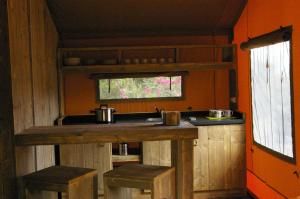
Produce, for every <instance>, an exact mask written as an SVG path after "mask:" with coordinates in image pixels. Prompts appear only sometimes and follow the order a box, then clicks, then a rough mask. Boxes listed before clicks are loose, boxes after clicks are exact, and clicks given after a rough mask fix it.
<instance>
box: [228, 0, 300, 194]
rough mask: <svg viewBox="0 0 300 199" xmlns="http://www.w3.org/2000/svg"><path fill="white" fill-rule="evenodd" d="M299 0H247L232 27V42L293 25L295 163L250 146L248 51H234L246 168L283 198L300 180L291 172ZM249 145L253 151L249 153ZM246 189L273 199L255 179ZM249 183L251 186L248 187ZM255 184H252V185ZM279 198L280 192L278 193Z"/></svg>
mask: <svg viewBox="0 0 300 199" xmlns="http://www.w3.org/2000/svg"><path fill="white" fill-rule="evenodd" d="M299 8H300V1H298V0H250V1H248V4H247V6H246V8H245V9H244V11H243V13H242V16H241V17H240V19H239V20H238V23H237V24H236V26H235V28H234V34H235V40H234V42H235V43H236V44H238V45H239V44H240V43H241V42H243V41H246V40H247V39H248V37H250V38H253V37H256V36H259V35H261V34H264V33H268V32H271V31H273V30H275V29H278V28H279V27H280V26H288V25H293V28H294V32H293V75H294V82H293V84H294V103H295V104H294V119H295V134H296V135H295V136H296V137H295V139H296V150H297V151H296V156H297V157H296V158H297V164H296V165H294V164H290V163H287V162H285V161H283V160H280V159H278V158H276V157H274V156H272V155H270V154H269V153H267V152H265V151H263V150H261V149H259V148H257V147H255V146H254V145H252V137H251V110H250V107H251V104H250V80H249V78H250V76H249V52H244V51H241V50H240V49H239V50H238V91H239V98H238V101H239V104H238V107H239V110H240V111H243V112H245V113H246V115H247V116H248V117H247V120H246V129H247V140H246V142H247V149H246V151H247V168H248V169H249V170H251V171H252V172H253V174H254V175H256V176H257V177H258V178H259V179H261V180H258V181H260V183H264V184H265V185H267V186H269V187H272V188H273V189H275V190H277V191H278V192H280V193H281V194H282V195H284V196H286V197H295V196H298V195H300V179H299V178H297V176H296V175H295V174H293V172H294V171H298V172H300V163H299V158H300V135H299V133H298V131H299V130H300V118H299V114H300V67H299V66H300V57H299V53H300V20H299V19H300V12H299ZM251 148H252V149H253V152H251ZM247 181H248V183H247V184H248V188H249V189H250V190H251V191H252V192H253V193H254V194H257V196H259V197H260V198H262V199H273V198H276V197H277V196H276V197H274V196H271V195H268V194H267V193H268V189H267V188H266V189H265V193H262V192H263V191H264V189H260V188H261V187H262V186H260V185H259V183H257V182H258V181H257V180H254V178H251V177H249V176H248V179H247ZM250 185H251V186H250ZM255 185H256V186H255ZM278 198H280V195H278Z"/></svg>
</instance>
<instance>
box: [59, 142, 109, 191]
mask: <svg viewBox="0 0 300 199" xmlns="http://www.w3.org/2000/svg"><path fill="white" fill-rule="evenodd" d="M111 154H112V145H111V144H71V145H60V164H61V165H64V166H73V167H83V168H93V169H97V172H98V181H99V182H98V186H99V187H98V193H99V194H103V192H104V191H103V173H105V172H107V171H109V170H111V169H112V155H111Z"/></svg>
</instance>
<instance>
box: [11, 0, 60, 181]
mask: <svg viewBox="0 0 300 199" xmlns="http://www.w3.org/2000/svg"><path fill="white" fill-rule="evenodd" d="M8 16H9V36H10V47H11V48H10V53H11V66H12V68H11V73H12V96H13V106H14V109H13V113H14V127H15V134H17V133H19V132H21V131H22V130H24V129H25V128H28V127H31V126H33V125H53V121H54V120H55V119H56V118H57V117H58V91H57V66H56V65H57V64H56V60H57V58H56V57H57V56H56V50H57V45H58V33H57V31H56V27H55V25H54V24H53V21H52V19H51V16H50V13H49V11H48V8H47V5H46V3H45V1H44V0H10V1H8ZM53 164H54V148H53V147H52V146H50V147H49V146H38V147H17V148H16V172H17V176H22V175H24V174H26V173H29V172H32V171H35V170H38V169H42V168H44V167H47V166H50V165H53Z"/></svg>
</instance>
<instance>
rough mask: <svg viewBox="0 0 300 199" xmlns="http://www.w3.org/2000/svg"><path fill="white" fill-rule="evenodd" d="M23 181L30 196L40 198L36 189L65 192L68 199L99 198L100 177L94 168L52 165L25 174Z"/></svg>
mask: <svg viewBox="0 0 300 199" xmlns="http://www.w3.org/2000/svg"><path fill="white" fill-rule="evenodd" d="M23 183H24V185H23V186H24V192H25V193H24V194H25V195H26V197H27V196H28V198H40V197H38V196H36V195H37V194H36V192H35V191H37V192H41V191H55V192H65V193H66V198H67V199H97V198H98V179H97V172H96V170H94V169H85V168H76V167H64V166H52V167H49V168H46V169H43V170H40V171H37V172H34V173H31V174H28V175H26V176H24V177H23ZM26 190H28V191H29V192H28V194H26ZM31 195H34V196H32V197H31Z"/></svg>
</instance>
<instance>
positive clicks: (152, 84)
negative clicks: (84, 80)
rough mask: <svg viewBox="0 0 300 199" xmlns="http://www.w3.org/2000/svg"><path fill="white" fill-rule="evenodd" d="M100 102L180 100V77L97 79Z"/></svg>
mask: <svg viewBox="0 0 300 199" xmlns="http://www.w3.org/2000/svg"><path fill="white" fill-rule="evenodd" d="M98 85H99V87H98V91H99V92H98V93H99V96H98V97H99V99H100V100H125V99H155V98H181V97H182V94H183V92H182V76H171V77H165V76H159V77H134V78H119V79H116V78H115V79H99V80H98Z"/></svg>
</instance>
